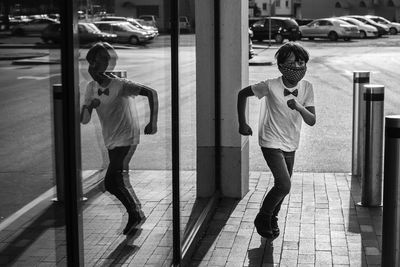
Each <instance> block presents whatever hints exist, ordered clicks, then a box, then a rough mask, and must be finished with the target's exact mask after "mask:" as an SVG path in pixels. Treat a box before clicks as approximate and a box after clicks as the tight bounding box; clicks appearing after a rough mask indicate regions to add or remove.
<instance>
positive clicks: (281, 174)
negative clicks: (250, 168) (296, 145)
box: [260, 147, 295, 216]
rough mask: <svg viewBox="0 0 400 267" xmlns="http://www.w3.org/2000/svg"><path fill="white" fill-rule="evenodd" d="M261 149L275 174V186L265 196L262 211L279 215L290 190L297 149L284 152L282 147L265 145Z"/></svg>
mask: <svg viewBox="0 0 400 267" xmlns="http://www.w3.org/2000/svg"><path fill="white" fill-rule="evenodd" d="M261 150H262V153H263V155H264V158H265V161H266V162H267V165H268V167H269V168H270V170H271V172H272V175H273V176H274V186H273V187H272V188H271V190H269V192H268V194H267V195H266V196H265V198H264V201H263V204H262V206H261V209H260V212H261V213H264V214H266V215H273V216H277V215H278V213H279V211H280V209H281V205H282V202H283V200H284V199H285V196H286V195H287V194H289V192H290V187H291V182H290V177H291V176H292V172H293V165H294V156H295V151H293V152H284V151H282V150H280V149H273V148H265V147H261Z"/></svg>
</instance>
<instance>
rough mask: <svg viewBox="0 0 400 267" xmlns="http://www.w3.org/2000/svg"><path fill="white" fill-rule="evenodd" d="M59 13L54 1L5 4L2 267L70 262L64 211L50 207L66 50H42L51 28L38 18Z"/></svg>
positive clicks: (0, 70) (0, 19) (0, 36)
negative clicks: (57, 90) (57, 92)
mask: <svg viewBox="0 0 400 267" xmlns="http://www.w3.org/2000/svg"><path fill="white" fill-rule="evenodd" d="M25 2H27V1H25ZM58 9H59V7H58V6H57V5H56V4H55V2H54V3H53V4H51V5H49V4H45V3H44V4H43V5H41V6H40V7H39V6H38V5H35V4H34V3H26V5H25V4H24V5H22V4H21V5H20V4H16V3H15V2H13V1H2V2H1V3H0V11H1V16H0V43H1V44H0V87H1V91H2V97H1V99H0V102H1V105H0V111H1V112H2V114H3V115H2V116H1V119H0V125H1V127H0V129H1V130H0V146H1V148H2V149H1V153H0V169H1V173H0V265H1V266H34V265H38V264H40V263H47V264H48V265H56V264H61V265H62V264H64V265H65V263H66V258H65V255H66V238H65V222H64V207H63V205H62V204H61V202H60V201H59V200H60V199H54V200H58V201H56V202H54V201H53V200H52V199H53V198H55V197H57V192H56V187H55V185H56V179H55V177H56V160H55V159H56V158H55V130H54V119H55V118H54V112H53V111H54V106H53V104H54V101H53V96H54V94H53V90H52V88H53V84H57V83H60V78H61V76H60V69H61V68H60V60H59V55H60V51H59V48H57V47H55V46H45V45H43V42H42V40H41V38H40V31H41V29H42V27H43V25H44V23H45V22H50V21H51V22H53V21H52V20H50V19H47V18H42V17H41V16H38V14H42V13H47V14H53V13H57V12H58ZM5 17H8V18H9V19H8V23H7V20H6V19H5ZM28 22H29V23H28Z"/></svg>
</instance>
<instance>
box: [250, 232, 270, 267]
mask: <svg viewBox="0 0 400 267" xmlns="http://www.w3.org/2000/svg"><path fill="white" fill-rule="evenodd" d="M273 253H274V247H273V244H272V242H271V243H268V242H266V239H265V238H261V244H260V247H258V248H253V249H250V250H248V251H247V255H248V258H249V267H256V266H257V267H259V266H269V265H271V266H274V256H273V255H274V254H273ZM265 264H267V265H265Z"/></svg>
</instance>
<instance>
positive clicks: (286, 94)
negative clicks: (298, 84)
mask: <svg viewBox="0 0 400 267" xmlns="http://www.w3.org/2000/svg"><path fill="white" fill-rule="evenodd" d="M290 94H292V95H294V96H297V95H298V94H299V91H298V90H297V89H296V90H294V91H293V92H290V91H289V90H288V89H286V88H285V90H283V95H284V96H288V95H290Z"/></svg>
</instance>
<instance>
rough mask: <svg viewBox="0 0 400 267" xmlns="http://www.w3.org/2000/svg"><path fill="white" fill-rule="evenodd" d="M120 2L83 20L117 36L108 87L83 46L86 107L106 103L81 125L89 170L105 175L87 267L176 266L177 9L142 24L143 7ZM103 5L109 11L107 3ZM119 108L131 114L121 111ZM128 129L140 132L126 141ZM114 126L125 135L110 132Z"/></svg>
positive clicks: (95, 200)
mask: <svg viewBox="0 0 400 267" xmlns="http://www.w3.org/2000/svg"><path fill="white" fill-rule="evenodd" d="M113 2H114V10H113V12H111V11H110V10H107V9H105V10H104V11H105V12H102V13H99V14H92V11H90V12H89V11H87V10H83V11H84V14H85V16H84V17H82V19H81V20H80V23H94V25H95V26H96V27H97V28H98V29H99V30H101V31H103V32H104V33H107V34H110V35H115V36H109V38H110V39H109V40H105V41H107V42H108V43H109V44H110V46H111V47H112V48H111V47H108V48H107V50H108V52H109V57H110V58H111V59H110V62H109V63H110V64H109V65H108V66H107V72H106V75H105V76H106V82H104V83H103V81H104V80H102V79H101V77H100V79H98V81H95V82H93V80H94V79H95V78H96V77H95V75H91V74H90V73H89V61H90V55H89V60H88V56H87V55H88V51H94V50H93V49H92V48H91V47H92V44H90V45H81V46H80V60H79V72H80V79H79V82H80V93H81V101H80V102H81V105H84V104H90V102H91V101H93V99H98V100H100V104H99V106H98V107H97V108H96V109H95V111H93V113H92V116H91V120H90V122H89V123H87V124H83V125H82V126H81V140H82V168H83V169H84V170H85V171H88V172H89V171H94V172H96V173H95V176H97V182H96V186H95V187H94V188H93V190H91V191H90V192H89V196H88V201H87V203H86V204H85V205H84V207H85V208H84V211H83V239H84V259H85V265H87V266H100V265H105V266H114V265H116V264H121V265H124V264H129V265H132V266H142V265H153V266H162V265H164V264H165V265H169V264H171V263H172V246H173V242H172V172H171V155H172V154H171V67H170V65H171V52H170V50H171V47H170V39H171V38H170V34H169V33H167V29H166V28H165V25H167V23H165V21H167V17H166V16H167V15H169V9H168V8H167V7H165V6H163V5H158V6H157V8H155V9H154V10H158V12H157V17H150V16H149V17H144V18H145V19H146V20H144V19H143V18H140V19H139V16H140V15H141V6H140V4H138V5H137V6H135V7H134V8H133V7H132V6H126V5H125V6H124V5H123V2H121V1H113ZM99 4H100V5H101V4H104V6H105V1H104V3H99ZM84 8H86V7H85V6H82V7H81V9H84ZM86 13H89V15H87V16H86ZM144 15H148V14H144ZM152 19H154V20H152ZM113 38H114V39H113ZM113 59H115V63H114V62H113ZM107 89H108V93H109V94H108V95H105V94H104V93H103V92H105V90H107ZM99 90H100V91H101V92H100V91H99ZM113 91H114V92H113ZM99 92H100V93H99ZM117 92H118V93H117ZM119 105H123V107H124V108H125V107H126V108H127V109H128V111H127V110H123V111H121V110H119V107H118V106H119ZM125 112H127V113H125ZM124 116H127V117H124ZM115 121H118V122H121V124H123V125H122V126H121V125H119V124H117V125H116V124H115V123H114V122H115ZM126 125H128V127H129V128H130V129H133V132H131V133H128V134H125V132H124V131H125V130H124V129H123V128H124V127H126ZM109 127H111V128H112V129H113V130H112V131H115V132H118V133H117V134H114V132H109V131H110V129H109ZM121 127H122V129H121ZM121 132H122V133H121ZM130 138H132V139H130ZM125 140H130V141H127V143H126V142H125ZM118 142H120V143H118ZM124 149H125V151H124ZM121 160H122V161H121ZM115 164H117V165H118V164H120V165H119V166H123V172H122V173H118V171H115V169H114V166H117V165H115ZM118 180H122V181H123V184H118Z"/></svg>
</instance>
